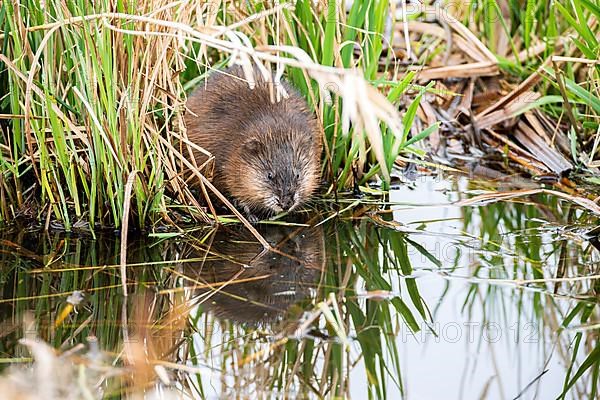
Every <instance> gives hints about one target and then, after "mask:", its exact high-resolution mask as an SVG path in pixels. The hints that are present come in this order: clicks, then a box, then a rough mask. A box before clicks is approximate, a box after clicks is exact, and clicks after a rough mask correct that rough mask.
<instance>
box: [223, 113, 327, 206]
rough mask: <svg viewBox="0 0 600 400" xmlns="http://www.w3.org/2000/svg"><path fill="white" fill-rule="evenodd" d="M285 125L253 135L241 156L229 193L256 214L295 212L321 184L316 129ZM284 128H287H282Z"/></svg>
mask: <svg viewBox="0 0 600 400" xmlns="http://www.w3.org/2000/svg"><path fill="white" fill-rule="evenodd" d="M286 122H287V123H284V124H281V123H280V124H276V125H273V124H270V125H268V126H263V127H262V128H263V129H264V130H263V131H262V132H249V134H248V135H247V138H248V139H247V140H246V141H245V142H244V143H243V145H242V146H241V148H240V149H239V153H238V156H239V158H238V160H239V167H240V168H239V170H238V179H237V181H235V182H230V185H229V192H230V193H231V195H233V196H234V197H235V198H236V199H237V200H238V201H240V202H241V203H242V204H243V205H245V206H246V207H248V208H249V209H250V210H251V211H253V212H260V213H269V214H272V213H279V212H282V211H293V210H295V209H297V208H298V206H300V205H301V204H302V203H304V202H306V201H307V200H308V199H309V198H310V197H311V195H312V194H313V193H314V192H315V190H316V189H317V187H318V185H319V181H320V170H321V165H320V158H321V143H320V136H319V134H318V131H316V129H314V127H312V126H311V127H310V128H309V127H307V126H300V129H298V128H293V127H291V126H290V121H286ZM281 125H283V126H281Z"/></svg>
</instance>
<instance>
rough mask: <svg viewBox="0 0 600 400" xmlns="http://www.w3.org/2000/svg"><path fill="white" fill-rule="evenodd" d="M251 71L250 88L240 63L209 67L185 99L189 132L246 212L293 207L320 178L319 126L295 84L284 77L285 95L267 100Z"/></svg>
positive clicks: (216, 180)
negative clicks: (225, 67) (211, 69)
mask: <svg viewBox="0 0 600 400" xmlns="http://www.w3.org/2000/svg"><path fill="white" fill-rule="evenodd" d="M255 76H256V79H257V83H256V86H255V88H254V89H250V87H249V85H248V83H247V82H246V80H245V79H244V78H242V77H243V73H242V71H241V68H239V67H234V68H231V69H228V70H225V71H221V72H214V73H213V74H212V76H210V77H209V79H208V81H207V82H205V83H204V84H203V85H201V87H200V88H198V89H197V90H196V91H195V92H194V93H192V95H191V96H190V97H189V99H188V102H187V107H188V109H189V112H188V113H186V117H185V121H186V126H187V135H188V138H189V139H190V140H191V141H192V142H194V143H195V144H197V145H199V146H201V147H203V148H204V149H205V150H207V151H209V152H210V153H211V154H212V155H214V156H215V170H214V175H213V184H214V185H215V186H216V187H217V189H219V190H220V191H221V192H222V193H224V194H226V195H227V196H229V197H232V198H233V199H234V200H236V201H237V202H238V203H239V204H240V205H242V206H243V207H244V208H245V209H246V211H247V212H248V213H258V214H272V213H273V212H281V211H284V210H285V211H287V210H290V211H291V210H294V209H296V208H297V207H298V206H299V205H301V204H302V203H304V202H306V201H307V200H308V199H309V198H310V197H311V195H312V194H313V193H314V192H315V190H316V189H317V187H318V185H319V181H320V170H321V166H320V159H321V146H322V144H321V134H320V129H319V126H318V123H317V120H316V118H315V116H314V114H313V113H312V112H311V111H310V109H309V108H308V105H307V103H306V101H305V100H304V99H303V98H302V96H300V95H299V94H298V92H297V91H296V90H295V89H294V88H293V87H291V86H290V85H289V84H287V83H285V82H284V83H283V85H284V87H285V89H286V91H287V93H288V95H289V97H288V98H284V99H282V100H281V101H280V102H271V90H270V89H271V88H270V85H269V83H267V82H265V81H263V80H258V73H256V72H255ZM194 114H195V115H194ZM194 157H195V158H196V162H197V163H202V162H204V161H206V156H204V155H202V154H200V153H195V154H194Z"/></svg>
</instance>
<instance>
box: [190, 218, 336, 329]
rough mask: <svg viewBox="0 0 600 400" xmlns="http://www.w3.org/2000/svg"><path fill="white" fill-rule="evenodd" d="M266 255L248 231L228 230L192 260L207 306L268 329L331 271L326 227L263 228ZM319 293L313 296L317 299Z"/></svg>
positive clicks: (220, 231) (216, 235)
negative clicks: (327, 262)
mask: <svg viewBox="0 0 600 400" xmlns="http://www.w3.org/2000/svg"><path fill="white" fill-rule="evenodd" d="M259 232H260V233H261V234H262V235H263V237H264V238H265V239H266V240H267V241H268V242H269V244H270V245H271V246H272V247H273V249H272V250H269V251H265V250H264V249H263V247H262V245H261V244H260V243H257V242H256V240H255V239H254V237H253V236H252V235H251V234H250V233H249V232H248V231H247V230H246V229H244V228H243V227H238V226H236V227H223V228H221V229H218V230H217V231H216V232H215V233H214V235H212V236H211V237H210V238H209V240H208V241H207V244H206V245H204V244H202V245H201V246H199V249H198V250H196V251H195V252H192V254H190V256H193V257H194V258H199V259H202V260H203V261H202V262H197V263H188V264H185V270H184V271H185V275H186V276H188V277H190V278H193V279H195V280H196V281H198V282H201V286H204V287H203V288H201V289H198V292H199V295H198V296H199V298H200V301H201V302H202V304H203V306H204V307H205V308H206V309H207V310H209V311H211V312H212V313H214V314H215V315H216V316H217V317H219V318H222V319H229V320H231V321H234V322H243V323H249V324H251V325H262V324H265V323H273V322H276V321H279V320H281V319H282V318H283V316H284V315H285V313H286V312H287V311H288V309H289V308H290V306H292V305H294V304H296V303H299V302H300V301H302V300H303V299H305V298H307V297H309V296H310V289H311V288H313V289H314V287H316V286H317V283H318V281H319V279H320V278H321V275H322V274H323V272H324V268H325V258H324V251H325V249H324V245H325V244H324V236H323V229H322V228H320V227H317V228H310V229H309V228H305V227H297V226H296V227H295V226H292V227H289V226H282V225H274V226H266V227H265V226H261V227H260V228H259ZM314 294H315V293H314V291H313V295H314Z"/></svg>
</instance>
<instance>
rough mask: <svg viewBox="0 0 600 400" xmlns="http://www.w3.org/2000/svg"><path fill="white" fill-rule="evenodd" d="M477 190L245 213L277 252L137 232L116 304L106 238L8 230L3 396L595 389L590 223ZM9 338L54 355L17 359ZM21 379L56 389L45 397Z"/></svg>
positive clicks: (2, 256)
mask: <svg viewBox="0 0 600 400" xmlns="http://www.w3.org/2000/svg"><path fill="white" fill-rule="evenodd" d="M485 188H486V186H485V185H483V184H482V185H478V184H477V183H475V182H467V181H466V180H458V181H452V180H448V179H438V178H423V179H421V180H420V181H419V182H417V184H415V185H413V186H411V187H409V186H403V187H402V188H400V189H397V190H394V191H393V192H392V194H391V196H390V199H389V202H388V203H387V204H385V205H381V204H376V203H377V198H365V199H363V200H364V201H363V203H364V204H360V205H356V204H355V207H352V208H349V207H347V206H349V205H350V204H352V203H353V202H354V200H349V201H347V202H345V203H343V204H342V205H341V206H340V209H345V208H349V210H348V211H344V212H342V213H340V214H339V215H332V212H326V213H324V214H323V215H317V216H310V217H307V219H305V220H302V221H301V222H302V223H296V224H294V225H290V224H268V225H267V224H264V225H259V230H260V232H261V233H262V234H263V236H264V237H265V238H266V239H267V240H268V241H269V242H270V243H271V244H272V245H273V246H274V248H275V250H274V251H271V252H265V251H263V250H262V246H261V245H259V244H257V243H256V241H255V240H254V239H253V237H252V236H251V235H249V234H248V233H247V232H246V231H245V230H244V229H243V228H241V227H239V226H236V225H226V226H223V227H221V228H219V229H196V230H190V231H188V232H186V233H185V234H181V235H177V236H171V235H162V236H161V235H157V236H155V237H151V238H143V239H142V238H138V239H134V240H133V241H132V244H131V245H130V246H128V256H127V264H128V265H127V285H128V292H129V296H128V297H127V298H125V297H123V295H122V294H123V290H122V286H121V276H120V272H119V254H120V244H119V242H118V240H117V238H116V236H113V235H100V236H97V237H96V238H91V237H89V236H86V235H82V236H77V235H70V236H69V235H64V234H60V233H39V232H36V231H31V232H29V231H26V230H20V231H17V230H16V229H14V230H12V231H5V232H4V233H3V234H2V242H1V243H0V260H1V266H0V282H1V285H0V294H1V296H0V321H1V322H2V325H1V326H2V329H1V331H0V360H1V364H0V367H1V368H3V370H4V375H5V377H4V378H2V379H0V389H4V390H10V388H11V387H12V388H13V389H14V388H15V387H16V388H18V389H19V393H24V392H28V391H30V392H31V396H32V397H29V398H34V399H38V398H44V399H52V398H57V399H58V398H67V397H65V396H67V395H64V393H68V394H69V395H72V396H73V397H72V398H135V399H137V398H144V397H145V398H165V399H166V398H168V399H171V398H210V399H216V398H284V397H287V398H355V399H362V398H367V397H371V398H389V399H398V398H405V399H437V398H449V399H482V398H483V399H513V398H521V399H552V398H558V397H560V396H561V395H562V394H563V392H564V394H565V398H574V399H588V398H593V397H595V396H597V388H596V386H597V383H598V382H597V381H598V370H599V367H600V354H599V353H600V346H599V344H598V332H599V329H598V327H599V322H600V321H599V308H598V302H599V297H598V293H599V291H600V284H599V283H598V280H597V278H598V275H599V271H598V262H599V259H600V254H599V250H598V248H597V247H595V246H596V245H597V239H595V238H594V237H593V236H592V235H588V234H587V233H588V232H589V231H591V230H592V229H593V228H594V227H595V226H596V225H597V222H598V221H597V219H595V218H594V217H592V216H590V215H588V214H586V213H585V212H583V211H582V210H580V209H578V208H576V207H575V206H573V205H571V204H568V203H566V202H562V201H558V200H556V199H553V198H551V197H547V196H539V197H528V198H524V199H515V200H513V201H512V202H498V203H488V204H481V205H469V206H466V205H463V206H461V205H460V201H461V200H465V199H468V198H470V197H471V196H473V195H477V194H479V193H482V191H483V190H484V189H485ZM586 276H593V277H594V278H593V279H592V278H589V279H588V278H577V279H575V280H574V279H572V278H576V277H586ZM23 337H25V338H29V339H32V340H33V342H35V343H42V344H43V343H48V344H49V345H50V346H52V347H53V348H55V349H57V352H56V353H54V354H53V355H52V356H51V357H49V359H46V361H45V363H46V364H44V362H40V361H38V362H37V363H36V364H34V367H33V368H27V366H29V365H30V357H31V352H30V351H29V349H28V347H27V346H25V345H24V344H19V339H20V338H23ZM25 344H27V342H26V343H25ZM29 348H31V345H30V347H29ZM33 350H34V353H35V346H34V348H33ZM42 353H43V351H42ZM34 356H35V354H34ZM39 357H42V358H43V354H42V356H40V353H39V352H38V356H37V357H36V358H39ZM47 358H48V357H47ZM42 361H43V360H42ZM48 366H50V367H49V368H45V367H48ZM57 370H60V374H59V376H55V374H58V372H57ZM28 379H29V381H28ZM31 379H35V380H38V382H39V381H42V382H44V380H46V381H48V382H50V383H52V384H48V386H46V387H45V389H44V390H45V392H43V391H42V392H40V391H39V390H40V389H28V387H27V386H28V383H30V382H31ZM11 385H12V386H11ZM29 386H33V385H29ZM6 388H9V389H6ZM5 393H6V392H5ZM0 396H1V395H0ZM36 396H37V397H36ZM153 396H154V397H153ZM22 398H27V397H22Z"/></svg>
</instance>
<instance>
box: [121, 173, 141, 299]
mask: <svg viewBox="0 0 600 400" xmlns="http://www.w3.org/2000/svg"><path fill="white" fill-rule="evenodd" d="M139 172H140V171H138V170H135V171H131V172H130V173H129V176H128V177H127V183H126V184H125V197H124V199H123V219H122V221H121V254H120V259H119V261H120V268H121V284H122V286H123V296H125V297H127V231H128V228H129V209H130V207H131V191H132V189H133V182H134V181H135V176H136V175H137V174H138V173H139Z"/></svg>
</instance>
